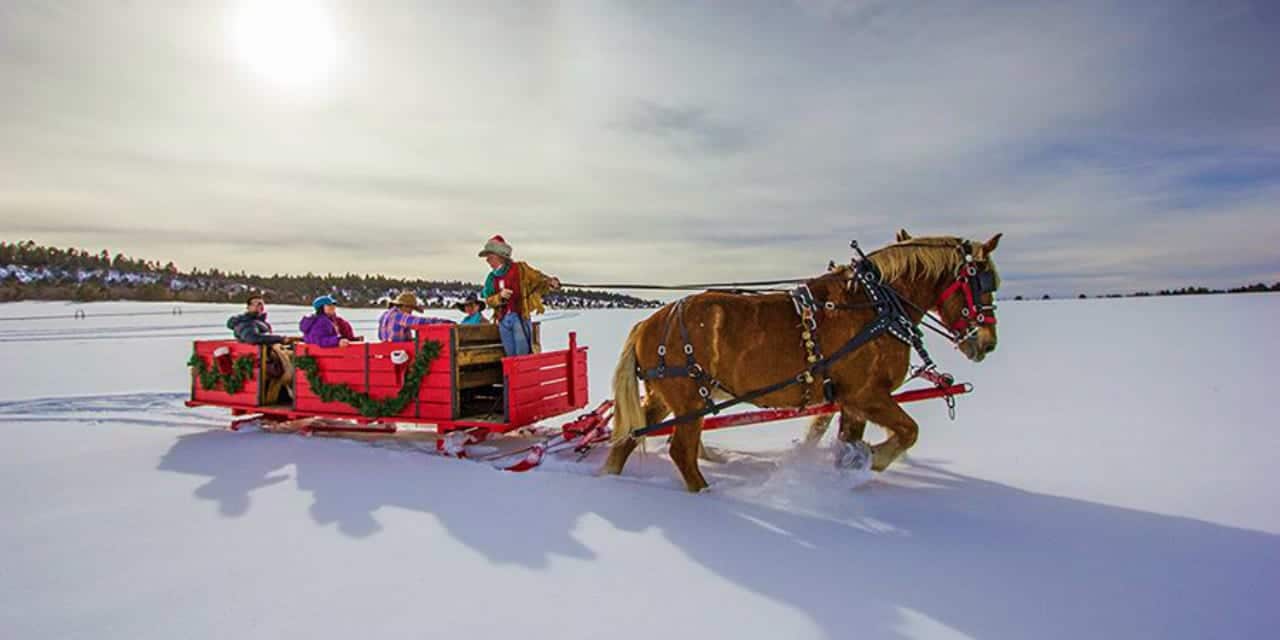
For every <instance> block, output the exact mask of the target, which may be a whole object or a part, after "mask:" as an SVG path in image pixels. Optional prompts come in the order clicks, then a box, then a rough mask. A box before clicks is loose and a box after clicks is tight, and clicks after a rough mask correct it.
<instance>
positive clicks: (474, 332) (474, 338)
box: [454, 324, 502, 346]
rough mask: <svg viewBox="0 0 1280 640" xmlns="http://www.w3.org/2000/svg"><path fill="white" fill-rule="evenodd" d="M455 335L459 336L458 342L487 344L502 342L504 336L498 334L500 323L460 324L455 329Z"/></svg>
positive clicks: (460, 343)
mask: <svg viewBox="0 0 1280 640" xmlns="http://www.w3.org/2000/svg"><path fill="white" fill-rule="evenodd" d="M454 335H456V336H457V338H458V344H459V345H460V346H461V345H471V344H485V343H495V342H496V343H498V344H502V338H501V337H500V335H499V334H498V325H496V324H462V325H458V327H457V329H455V331H454Z"/></svg>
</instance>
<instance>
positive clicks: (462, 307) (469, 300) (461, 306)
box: [453, 293, 485, 313]
mask: <svg viewBox="0 0 1280 640" xmlns="http://www.w3.org/2000/svg"><path fill="white" fill-rule="evenodd" d="M469 304H478V305H480V308H479V309H477V311H484V307H485V304H484V300H481V299H480V296H477V295H476V294H474V293H473V294H471V295H469V296H467V297H466V299H464V300H462V301H461V302H456V303H454V305H453V308H454V309H457V310H458V311H461V312H463V313H466V311H467V309H466V307H467V305H469Z"/></svg>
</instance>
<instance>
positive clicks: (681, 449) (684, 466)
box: [670, 418, 707, 493]
mask: <svg viewBox="0 0 1280 640" xmlns="http://www.w3.org/2000/svg"><path fill="white" fill-rule="evenodd" d="M701 439H702V418H698V419H696V420H691V421H689V422H682V423H680V424H678V425H676V432H675V434H674V435H672V437H671V450H670V454H671V462H673V463H675V465H676V469H678V470H679V471H680V475H681V476H682V477H683V478H684V486H685V488H686V489H688V490H689V492H690V493H697V492H699V491H702V490H703V489H706V488H707V480H706V478H703V477H702V472H701V471H699V470H698V449H699V448H700V445H701V442H700V441H701Z"/></svg>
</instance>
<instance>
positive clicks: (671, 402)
mask: <svg viewBox="0 0 1280 640" xmlns="http://www.w3.org/2000/svg"><path fill="white" fill-rule="evenodd" d="M999 242H1000V235H999V234H997V235H996V236H994V237H992V238H991V239H990V240H988V241H987V242H985V243H976V242H968V241H965V240H962V239H959V238H953V237H935V238H915V239H913V238H911V237H910V236H908V235H907V233H906V232H905V231H901V232H899V235H898V242H896V243H894V244H891V245H889V246H887V247H884V248H881V249H879V250H877V251H875V252H873V253H871V254H870V255H869V256H868V259H869V260H870V261H871V262H872V263H873V264H874V265H875V266H876V267H877V268H878V269H879V272H880V274H881V276H882V282H884V283H885V284H887V285H889V286H890V287H892V289H893V290H894V291H896V292H897V294H898V295H899V296H900V297H901V298H902V300H903V301H904V302H905V303H906V304H904V305H903V308H904V309H905V310H906V312H907V315H908V316H909V319H910V320H911V321H912V322H913V323H916V324H918V323H919V322H920V321H921V318H922V317H923V315H924V310H930V309H936V310H937V312H938V314H939V315H940V316H941V318H942V320H943V321H944V322H945V323H946V324H947V325H948V327H953V328H954V330H955V331H956V332H957V342H958V345H957V346H958V347H959V348H960V350H961V351H962V352H963V353H964V354H965V356H966V357H968V358H969V359H970V360H972V361H974V362H980V361H982V359H983V358H985V357H986V355H987V354H988V353H990V352H991V351H994V350H995V348H996V330H995V325H994V315H993V314H992V312H993V310H994V307H993V293H992V291H993V290H994V289H995V288H996V287H998V286H999V279H998V275H997V274H996V270H995V269H996V267H995V263H994V262H993V261H992V259H991V254H992V253H993V252H994V251H995V249H996V245H997V244H999ZM988 273H989V274H990V275H989V276H987V275H986V274H988ZM978 276H983V277H984V278H985V279H984V281H985V282H987V283H989V284H988V286H987V287H985V288H984V289H983V290H981V291H980V293H979V295H976V296H975V297H974V299H972V300H968V299H967V298H968V296H966V295H952V294H953V293H955V292H956V291H957V289H958V286H959V284H960V283H962V282H963V283H967V282H968V280H966V277H968V278H970V279H976V278H977V277H978ZM806 285H807V286H808V288H809V290H810V291H811V292H812V295H813V298H814V299H815V300H816V301H817V305H818V306H819V307H824V305H825V308H822V309H821V310H820V311H818V312H817V313H816V317H817V320H818V326H817V328H816V329H810V330H808V331H806V329H805V326H804V324H803V323H802V322H801V317H800V315H799V314H798V310H797V306H796V305H795V303H794V302H793V299H792V297H791V296H790V295H789V294H787V293H763V294H749V295H741V294H734V293H726V292H715V291H709V292H705V293H700V294H696V295H693V296H690V297H688V298H685V299H684V300H683V301H681V303H679V305H678V306H677V303H672V304H669V305H667V306H665V307H663V308H662V309H659V310H658V311H657V312H655V313H654V314H653V315H651V316H649V317H648V318H646V319H644V320H642V321H640V322H639V323H637V324H636V325H635V326H634V327H632V329H631V333H630V335H629V336H628V337H627V341H626V343H625V344H624V345H623V347H622V355H621V357H620V359H619V360H618V366H617V369H616V371H615V373H614V379H613V392H614V401H615V402H616V403H617V404H616V406H615V409H614V427H613V441H612V443H611V444H612V446H611V448H610V451H609V458H608V460H607V461H606V462H605V465H604V469H603V471H604V472H605V473H610V474H618V473H622V468H623V466H624V465H625V464H626V462H627V457H628V456H630V455H631V452H632V451H633V450H634V449H635V446H636V443H637V439H636V438H634V437H632V432H633V431H635V430H636V429H639V428H641V427H643V426H645V425H652V424H656V423H657V422H659V421H661V420H662V419H664V418H665V417H666V416H668V415H672V414H674V415H677V416H683V415H685V414H689V413H695V412H698V411H699V410H702V409H703V408H704V407H705V406H706V400H704V398H703V397H702V395H701V393H700V387H703V388H705V387H707V386H708V384H707V383H705V382H699V381H698V380H696V379H695V378H694V377H691V376H688V375H681V376H669V377H657V378H653V379H647V380H646V381H645V387H646V390H647V392H648V394H647V396H646V397H645V398H644V400H643V402H642V401H641V398H640V388H639V381H638V379H637V373H638V372H640V371H653V370H655V368H656V367H658V365H659V356H658V354H659V346H660V345H661V346H663V347H664V353H665V354H666V355H664V356H663V358H664V359H663V362H664V364H666V365H667V366H670V365H683V364H684V363H685V362H686V355H685V354H686V353H687V352H688V350H687V348H686V339H685V337H684V336H683V335H682V331H681V330H680V329H678V328H677V329H673V327H680V325H681V323H683V333H687V334H688V337H687V345H688V347H689V348H691V351H692V358H693V359H694V360H695V361H696V363H697V365H698V366H699V367H701V369H702V371H705V374H706V376H708V377H707V378H703V379H702V380H708V379H709V380H714V381H715V382H714V383H711V384H710V386H711V387H713V389H712V394H713V395H714V396H718V397H729V395H730V394H732V395H744V394H747V393H750V392H751V391H753V390H756V389H761V388H764V387H767V386H768V385H771V384H774V383H777V382H779V381H782V380H788V379H793V378H795V377H796V376H797V374H798V373H800V372H802V371H804V370H805V368H806V366H808V363H809V362H813V359H812V356H813V354H814V352H815V351H816V352H818V353H821V354H833V353H835V352H837V351H838V350H839V349H840V348H841V347H842V346H844V345H845V344H846V343H847V342H848V341H849V340H850V338H851V337H852V336H854V335H855V334H857V333H858V332H859V331H860V330H861V329H862V327H864V326H866V325H867V324H868V323H870V322H872V321H873V320H875V319H876V317H877V316H876V312H875V311H874V310H873V309H871V308H868V307H867V302H868V298H867V295H866V287H865V286H863V285H862V283H860V282H859V281H858V280H857V278H856V271H855V270H854V269H853V268H851V267H845V266H842V267H839V268H836V269H833V270H832V271H830V272H829V273H827V274H825V275H822V276H819V277H817V278H814V279H812V280H809V281H808V282H807V283H806ZM963 290H964V291H968V290H969V288H968V286H967V284H966V286H965V287H964V289H963ZM827 303H830V304H827ZM677 314H678V315H679V316H680V317H676V315H677ZM975 316H976V317H975ZM984 316H985V318H984ZM984 320H985V321H984ZM806 334H807V335H806ZM807 340H812V341H813V343H814V344H813V345H812V347H806V345H805V342H806V341H807ZM910 358H911V347H910V346H909V345H908V344H907V343H905V342H903V341H901V340H899V339H897V338H895V337H893V336H892V335H889V334H887V333H886V334H882V335H880V336H879V337H877V338H875V339H874V340H872V341H870V342H868V343H866V344H864V345H862V346H861V347H859V348H857V349H856V350H854V351H853V352H852V353H850V354H849V355H847V356H845V357H843V358H840V359H838V360H835V361H833V362H832V363H831V364H830V367H829V370H828V375H829V377H830V380H831V382H832V383H834V388H833V391H834V394H833V395H834V397H833V400H834V401H835V402H836V403H837V404H838V405H839V406H840V416H841V429H840V439H841V440H843V441H845V442H850V443H853V442H858V441H861V439H862V435H863V430H864V429H865V427H866V423H867V421H871V422H874V423H875V424H878V425H880V426H882V427H884V428H885V429H886V430H887V431H888V432H889V434H890V435H889V437H888V438H887V439H886V440H885V441H884V442H882V443H880V444H878V445H874V446H873V447H871V451H872V468H873V469H875V470H876V471H883V470H884V469H885V468H887V467H888V466H889V465H890V464H891V463H892V462H893V461H894V460H896V459H897V458H898V457H899V456H901V455H902V454H903V453H904V452H905V451H906V450H907V449H909V448H911V445H913V444H915V441H916V435H917V433H918V431H919V427H918V426H917V425H916V422H915V420H913V419H912V418H911V416H909V415H907V413H906V412H905V411H903V410H902V408H901V407H900V406H899V405H898V404H897V403H896V402H894V401H893V399H892V398H891V397H890V396H891V394H892V392H893V391H894V389H896V388H897V387H898V386H900V385H901V384H902V383H903V382H905V380H906V377H907V373H908V369H909V366H910ZM672 361H674V362H672ZM809 380H811V381H809ZM715 387H718V388H715ZM823 397H824V395H823V382H822V380H821V379H820V378H819V377H818V376H817V375H814V376H813V377H811V378H809V379H808V380H806V381H805V382H802V383H798V384H794V385H791V386H788V387H785V388H782V389H779V390H777V391H775V392H772V393H768V394H766V395H763V396H761V397H759V398H756V399H755V400H753V401H752V402H751V404H754V405H756V406H759V407H800V406H805V405H806V404H810V403H816V402H822V398H823ZM701 433H702V419H701V418H696V419H691V420H688V421H685V422H681V423H679V424H677V425H676V426H675V433H674V435H673V436H672V438H671V449H670V454H671V460H672V462H673V463H675V466H676V468H677V469H678V470H679V471H680V475H681V476H682V477H683V478H684V482H685V486H686V487H687V488H688V489H689V491H692V492H697V491H701V490H702V489H704V488H706V487H707V481H706V479H704V478H703V477H702V472H701V471H699V469H698V453H699V451H700V449H701Z"/></svg>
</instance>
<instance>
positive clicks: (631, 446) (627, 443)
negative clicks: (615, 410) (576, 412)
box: [602, 393, 671, 476]
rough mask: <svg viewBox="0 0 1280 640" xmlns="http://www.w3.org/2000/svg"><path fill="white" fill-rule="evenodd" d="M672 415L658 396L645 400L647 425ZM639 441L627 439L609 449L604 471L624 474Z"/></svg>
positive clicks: (650, 395)
mask: <svg viewBox="0 0 1280 640" xmlns="http://www.w3.org/2000/svg"><path fill="white" fill-rule="evenodd" d="M668 413H671V412H670V411H669V410H668V409H667V405H666V404H664V403H663V402H662V401H661V400H659V399H658V397H657V396H655V395H653V394H652V393H651V394H649V395H647V396H645V399H644V423H645V424H646V425H650V424H654V423H656V422H658V421H660V420H662V419H663V418H665V417H667V414H668ZM639 442H640V441H639V440H635V439H627V440H624V441H622V442H621V443H618V444H616V445H614V446H613V447H611V448H610V449H609V459H608V460H605V463H604V468H603V469H602V471H604V473H607V474H610V475H615V476H616V475H618V474H620V473H622V468H623V467H624V466H626V464H627V458H628V457H630V456H631V452H632V451H635V449H636V445H637V444H639Z"/></svg>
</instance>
